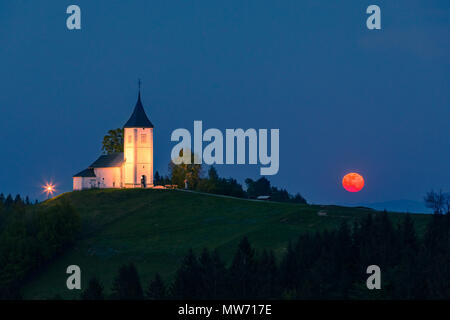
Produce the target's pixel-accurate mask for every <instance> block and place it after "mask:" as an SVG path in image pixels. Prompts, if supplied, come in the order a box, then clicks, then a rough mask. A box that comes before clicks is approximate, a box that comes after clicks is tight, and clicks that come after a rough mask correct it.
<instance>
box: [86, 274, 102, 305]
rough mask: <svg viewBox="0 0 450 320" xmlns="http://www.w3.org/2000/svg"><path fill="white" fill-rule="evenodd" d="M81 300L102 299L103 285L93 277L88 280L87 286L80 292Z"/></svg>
mask: <svg viewBox="0 0 450 320" xmlns="http://www.w3.org/2000/svg"><path fill="white" fill-rule="evenodd" d="M81 299H82V300H104V299H105V297H104V294H103V286H102V284H101V283H100V281H99V280H98V279H97V278H96V277H93V278H91V279H90V280H89V285H88V287H87V288H86V289H85V290H84V291H83V292H82V293H81Z"/></svg>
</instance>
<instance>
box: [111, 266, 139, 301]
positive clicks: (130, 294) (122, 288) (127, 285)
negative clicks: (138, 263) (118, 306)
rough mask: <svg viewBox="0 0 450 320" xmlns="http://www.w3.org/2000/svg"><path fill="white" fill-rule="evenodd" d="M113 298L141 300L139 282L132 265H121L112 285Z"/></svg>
mask: <svg viewBox="0 0 450 320" xmlns="http://www.w3.org/2000/svg"><path fill="white" fill-rule="evenodd" d="M112 291H113V298H115V299H119V300H142V299H143V297H144V294H143V291H142V286H141V281H140V279H139V275H138V272H137V270H136V267H135V266H134V264H133V263H130V264H128V265H122V266H121V267H120V268H119V273H118V275H117V276H116V278H115V279H114V283H113V288H112Z"/></svg>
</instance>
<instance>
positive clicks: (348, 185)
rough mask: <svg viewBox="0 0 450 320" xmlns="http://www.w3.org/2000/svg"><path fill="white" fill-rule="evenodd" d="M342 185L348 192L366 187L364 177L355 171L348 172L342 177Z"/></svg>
mask: <svg viewBox="0 0 450 320" xmlns="http://www.w3.org/2000/svg"><path fill="white" fill-rule="evenodd" d="M342 186H343V187H344V189H345V190H347V191H348V192H358V191H361V189H362V188H363V187H364V178H363V177H362V176H361V175H360V174H357V173H355V172H351V173H349V174H346V175H345V176H344V178H343V179H342Z"/></svg>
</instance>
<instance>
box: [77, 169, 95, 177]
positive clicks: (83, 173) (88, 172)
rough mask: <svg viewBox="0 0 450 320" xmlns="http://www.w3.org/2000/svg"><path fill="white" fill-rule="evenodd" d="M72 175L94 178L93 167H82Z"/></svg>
mask: <svg viewBox="0 0 450 320" xmlns="http://www.w3.org/2000/svg"><path fill="white" fill-rule="evenodd" d="M74 177H82V178H89V177H92V178H95V172H94V169H92V168H88V169H84V170H83V171H81V172H78V173H77V174H75V175H74Z"/></svg>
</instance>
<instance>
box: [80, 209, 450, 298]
mask: <svg viewBox="0 0 450 320" xmlns="http://www.w3.org/2000/svg"><path fill="white" fill-rule="evenodd" d="M373 264H375V265H378V266H379V267H380V268H381V274H382V275H381V280H382V282H381V283H382V284H381V290H368V289H367V287H366V280H367V278H368V276H369V275H368V274H366V268H367V267H368V266H369V265H373ZM111 291H112V293H111V294H110V295H105V290H104V287H103V285H102V284H101V283H100V282H99V280H98V279H96V278H93V279H91V281H90V282H89V286H88V287H87V288H86V289H85V290H84V291H83V293H82V295H81V298H82V299H88V300H90V299H93V300H96V299H105V298H107V299H132V300H139V299H151V300H166V299H450V215H448V214H445V215H443V214H434V215H433V216H430V223H429V224H428V226H427V230H426V232H425V234H424V235H423V237H418V236H417V234H416V231H415V227H414V224H413V221H412V219H411V217H410V216H409V215H408V214H405V217H404V219H403V221H402V222H401V223H400V224H399V225H393V224H392V222H391V220H390V219H389V217H388V214H387V213H376V214H370V215H367V216H366V217H364V218H363V219H361V220H360V221H358V222H355V223H354V224H353V225H351V226H349V225H347V224H346V223H345V222H344V223H343V224H342V225H341V226H340V228H338V229H337V230H331V231H324V232H320V233H315V234H303V235H300V236H299V238H298V239H297V240H296V241H295V242H292V243H289V244H288V245H287V249H286V251H285V252H284V253H282V254H281V256H279V257H278V258H277V257H276V256H275V253H274V252H272V251H266V250H264V251H262V252H257V251H256V250H255V249H253V248H252V246H251V244H250V242H249V240H248V239H247V238H243V239H242V241H241V242H240V244H239V246H238V248H237V250H236V252H235V255H234V258H233V259H232V261H231V263H230V264H226V263H225V262H224V261H223V260H222V259H221V257H220V256H219V254H218V252H217V250H214V251H212V252H210V251H209V250H207V249H204V250H203V251H202V252H201V253H200V254H199V255H196V254H195V253H194V252H193V251H192V250H190V251H189V252H188V253H187V255H186V256H185V257H184V259H183V262H182V263H181V265H180V266H179V267H178V270H177V271H176V275H175V277H174V279H173V281H172V282H170V283H166V282H165V281H164V280H163V279H162V278H161V276H160V275H159V274H156V275H155V276H154V279H153V280H152V281H150V283H147V284H144V286H143V285H142V284H141V282H140V280H139V275H138V271H137V269H136V267H135V266H134V264H127V265H123V266H122V267H121V268H120V269H119V271H118V274H117V276H116V278H115V280H114V283H113V285H112V290H111Z"/></svg>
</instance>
